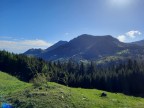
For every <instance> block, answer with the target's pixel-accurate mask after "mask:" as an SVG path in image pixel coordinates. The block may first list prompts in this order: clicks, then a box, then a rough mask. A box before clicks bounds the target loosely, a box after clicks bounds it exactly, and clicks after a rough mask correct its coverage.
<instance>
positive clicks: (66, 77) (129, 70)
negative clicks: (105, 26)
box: [0, 51, 144, 97]
mask: <svg viewBox="0 0 144 108" xmlns="http://www.w3.org/2000/svg"><path fill="white" fill-rule="evenodd" d="M143 61H144V60H143V58H140V57H138V58H136V59H133V60H132V59H127V60H125V62H120V61H119V62H120V63H118V64H117V63H113V64H111V65H107V66H104V65H97V64H96V62H90V63H87V64H86V63H83V62H81V63H76V62H73V61H71V60H69V61H68V62H60V61H57V62H50V61H49V62H47V61H44V60H43V59H41V58H34V57H27V56H25V55H22V54H20V55H18V54H13V53H9V52H6V51H0V70H1V71H4V72H7V73H9V74H11V75H13V76H16V77H17V78H19V79H20V80H22V81H26V82H29V81H30V80H32V79H33V78H34V77H35V76H36V75H37V74H38V73H42V74H44V75H45V77H46V78H47V80H49V81H53V82H57V83H60V84H64V85H67V86H71V87H83V88H96V89H101V90H106V91H110V92H121V93H125V94H128V95H134V96H142V97H144V86H143V83H144V62H143Z"/></svg>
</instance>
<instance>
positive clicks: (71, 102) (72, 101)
mask: <svg viewBox="0 0 144 108" xmlns="http://www.w3.org/2000/svg"><path fill="white" fill-rule="evenodd" d="M0 79H1V80H0V86H1V87H2V88H0V89H1V91H2V92H1V93H0V95H1V96H2V95H3V96H4V95H6V94H9V93H11V94H9V95H7V96H6V97H5V98H6V100H7V102H9V103H12V105H14V106H15V107H20V108H118V107H119V108H144V99H143V98H136V97H131V96H126V95H123V94H119V93H117V94H115V93H110V92H105V93H106V94H107V97H101V93H102V92H103V91H101V90H96V89H81V88H70V87H66V86H62V85H59V84H56V83H52V82H49V83H48V87H47V88H45V87H39V88H33V87H32V86H31V84H28V83H23V82H21V81H19V80H17V79H16V78H14V77H11V76H9V75H8V74H5V73H2V72H0ZM14 91H17V92H14Z"/></svg>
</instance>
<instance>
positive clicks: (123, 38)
mask: <svg viewBox="0 0 144 108" xmlns="http://www.w3.org/2000/svg"><path fill="white" fill-rule="evenodd" d="M117 39H118V40H119V41H121V42H125V40H126V36H125V35H120V36H118V37H117Z"/></svg>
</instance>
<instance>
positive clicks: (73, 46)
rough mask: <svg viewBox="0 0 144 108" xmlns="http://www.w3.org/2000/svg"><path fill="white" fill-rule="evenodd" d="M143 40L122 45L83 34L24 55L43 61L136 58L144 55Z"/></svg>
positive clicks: (112, 38)
mask: <svg viewBox="0 0 144 108" xmlns="http://www.w3.org/2000/svg"><path fill="white" fill-rule="evenodd" d="M143 46H144V40H142V41H138V42H133V43H123V42H120V41H119V40H118V39H116V38H114V37H112V36H110V35H105V36H92V35H88V34H83V35H80V36H78V37H77V38H74V39H72V40H70V41H69V42H67V41H59V42H58V43H56V44H54V45H53V46H51V47H49V48H47V49H45V50H42V49H30V50H28V51H26V52H25V53H24V54H25V55H29V56H36V57H41V58H43V59H45V60H69V59H73V60H98V59H101V58H105V57H109V56H136V55H138V54H144V52H143V49H144V47H143Z"/></svg>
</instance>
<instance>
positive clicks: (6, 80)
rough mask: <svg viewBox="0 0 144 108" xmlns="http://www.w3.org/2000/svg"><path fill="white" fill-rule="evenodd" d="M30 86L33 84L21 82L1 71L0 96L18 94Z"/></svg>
mask: <svg viewBox="0 0 144 108" xmlns="http://www.w3.org/2000/svg"><path fill="white" fill-rule="evenodd" d="M30 85H31V84H28V83H24V82H22V81H19V80H18V79H17V78H15V77H12V76H10V75H8V74H6V73H4V72H1V71H0V95H7V94H11V93H14V92H18V91H21V90H23V89H25V88H27V87H29V86H30Z"/></svg>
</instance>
